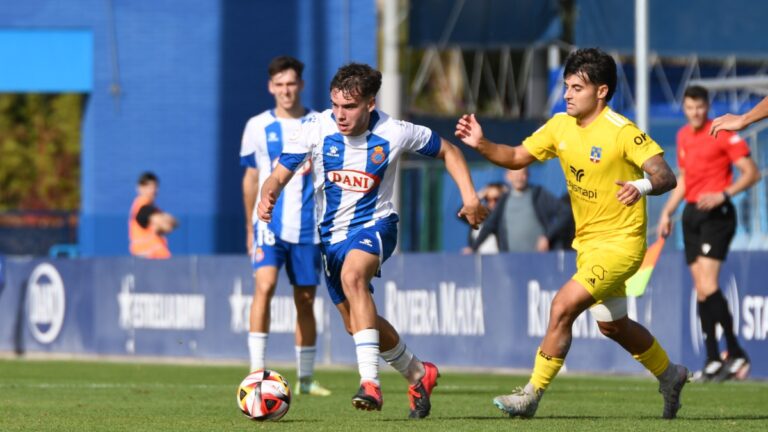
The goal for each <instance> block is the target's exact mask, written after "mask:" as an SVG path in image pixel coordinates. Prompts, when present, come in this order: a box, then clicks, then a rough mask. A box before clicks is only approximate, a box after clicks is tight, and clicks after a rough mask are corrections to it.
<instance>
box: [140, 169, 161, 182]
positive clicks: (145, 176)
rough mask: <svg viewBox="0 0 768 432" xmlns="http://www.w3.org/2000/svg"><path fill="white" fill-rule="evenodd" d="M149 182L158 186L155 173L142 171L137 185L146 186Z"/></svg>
mask: <svg viewBox="0 0 768 432" xmlns="http://www.w3.org/2000/svg"><path fill="white" fill-rule="evenodd" d="M149 182H154V183H155V184H159V183H160V180H159V179H158V178H157V176H156V175H155V173H153V172H152V171H144V172H143V173H141V175H140V176H139V184H140V185H141V186H146V185H147V183H149Z"/></svg>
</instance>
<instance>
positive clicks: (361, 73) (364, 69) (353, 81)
mask: <svg viewBox="0 0 768 432" xmlns="http://www.w3.org/2000/svg"><path fill="white" fill-rule="evenodd" d="M380 88H381V72H379V71H377V70H376V69H374V68H372V67H370V66H368V65H367V64H362V63H350V64H348V65H345V66H342V67H340V68H339V70H338V71H336V75H334V77H333V79H332V80H331V89H330V90H331V91H334V90H339V91H341V92H342V94H344V95H345V96H346V95H350V96H360V97H361V98H367V97H375V96H376V94H377V93H378V92H379V89H380Z"/></svg>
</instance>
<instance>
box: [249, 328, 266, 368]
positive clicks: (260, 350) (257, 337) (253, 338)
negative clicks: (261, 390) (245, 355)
mask: <svg viewBox="0 0 768 432" xmlns="http://www.w3.org/2000/svg"><path fill="white" fill-rule="evenodd" d="M268 337H269V334H267V333H259V332H250V333H248V352H249V353H250V354H251V372H253V371H255V370H259V369H264V358H265V357H266V353H267V338H268Z"/></svg>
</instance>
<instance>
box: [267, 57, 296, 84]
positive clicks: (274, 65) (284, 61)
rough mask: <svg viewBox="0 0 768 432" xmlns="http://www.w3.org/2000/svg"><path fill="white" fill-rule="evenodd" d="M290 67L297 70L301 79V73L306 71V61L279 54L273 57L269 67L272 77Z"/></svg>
mask: <svg viewBox="0 0 768 432" xmlns="http://www.w3.org/2000/svg"><path fill="white" fill-rule="evenodd" d="M288 69H293V71H294V72H296V76H297V77H298V78H299V79H301V74H302V72H304V63H302V62H300V61H299V60H298V59H296V58H294V57H291V56H279V57H275V58H273V59H272V61H271V62H269V67H268V68H267V70H268V71H269V77H270V78H272V77H273V76H275V75H277V74H279V73H280V72H283V71H287V70H288Z"/></svg>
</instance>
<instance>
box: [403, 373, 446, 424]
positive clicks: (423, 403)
mask: <svg viewBox="0 0 768 432" xmlns="http://www.w3.org/2000/svg"><path fill="white" fill-rule="evenodd" d="M439 377H440V372H439V371H438V370H437V366H435V365H433V364H432V363H428V362H424V376H423V377H422V378H421V379H420V380H419V382H418V383H417V384H414V385H412V386H409V387H408V400H409V401H410V408H411V412H410V413H409V414H408V417H409V418H412V419H420V418H424V417H426V416H428V415H429V411H430V410H431V409H432V403H431V402H430V401H429V398H430V396H432V389H434V388H435V387H436V386H437V379H438V378H439Z"/></svg>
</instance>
